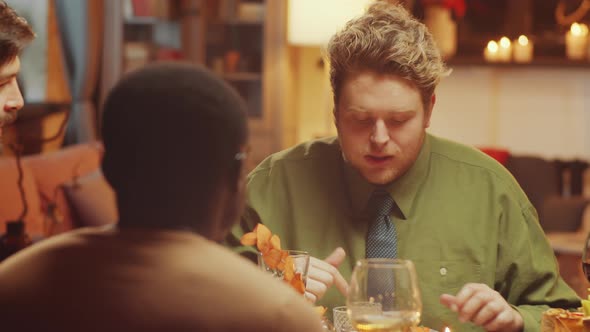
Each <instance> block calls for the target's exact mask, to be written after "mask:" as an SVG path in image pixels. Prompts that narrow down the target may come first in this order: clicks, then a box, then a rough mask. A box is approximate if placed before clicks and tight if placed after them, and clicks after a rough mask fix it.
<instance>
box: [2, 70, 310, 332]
mask: <svg viewBox="0 0 590 332" xmlns="http://www.w3.org/2000/svg"><path fill="white" fill-rule="evenodd" d="M103 114H104V116H103V126H102V137H103V140H104V147H105V154H104V159H103V163H102V169H103V172H104V175H105V177H106V179H107V180H108V182H109V183H110V184H111V185H112V187H113V189H114V190H115V192H116V194H117V206H118V209H119V216H120V219H119V222H118V225H117V226H116V227H114V228H106V229H83V230H78V231H74V232H71V233H69V234H64V235H61V236H57V237H54V238H50V239H47V240H44V241H43V242H41V243H39V244H37V245H36V246H33V247H30V248H28V249H26V250H24V251H22V252H20V253H18V254H16V255H14V256H12V257H10V258H9V259H7V260H6V261H5V262H3V263H2V264H1V265H0V308H2V310H0V322H1V324H2V327H3V328H6V329H7V330H10V331H12V330H21V331H35V330H37V331H312V332H313V331H321V326H320V319H319V316H318V315H317V314H316V313H315V312H314V311H313V308H312V307H311V305H310V304H309V303H306V302H305V300H304V298H303V296H301V295H300V294H297V293H296V292H295V291H294V290H293V289H291V288H289V287H288V286H286V284H283V283H281V282H280V281H278V280H275V279H273V278H272V277H271V276H270V274H266V273H263V272H262V271H260V270H258V269H257V268H256V266H254V265H252V264H251V263H250V262H248V261H247V260H245V259H243V258H241V257H239V256H238V255H235V254H234V253H232V252H231V251H229V250H228V249H226V248H223V247H222V246H221V245H219V244H217V243H216V242H219V241H221V240H222V239H223V238H224V237H225V236H226V234H227V233H228V231H229V229H230V227H231V225H232V224H233V223H234V221H235V220H236V219H237V217H238V216H239V215H240V214H241V211H242V208H243V204H244V186H245V171H244V157H245V155H246V146H247V120H246V115H245V111H244V104H243V101H242V100H241V98H240V97H239V96H238V95H237V93H236V92H235V91H234V90H233V89H231V88H230V87H229V86H228V85H227V84H226V83H225V82H223V81H222V80H221V79H219V78H217V77H215V76H213V75H212V74H211V73H210V72H209V71H207V70H206V69H204V68H201V67H195V66H191V65H184V64H159V65H153V66H150V67H147V68H145V69H142V70H139V71H137V72H134V73H132V74H130V75H129V76H127V77H126V78H124V79H123V80H122V81H121V82H119V83H118V84H117V85H116V86H115V88H114V89H113V90H112V91H111V92H110V94H109V96H108V98H107V100H106V102H105V106H104V112H103Z"/></svg>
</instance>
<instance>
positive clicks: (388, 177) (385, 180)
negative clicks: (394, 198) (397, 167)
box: [361, 170, 398, 185]
mask: <svg viewBox="0 0 590 332" xmlns="http://www.w3.org/2000/svg"><path fill="white" fill-rule="evenodd" d="M361 174H362V175H363V177H364V178H365V180H367V181H368V182H369V183H371V184H374V185H385V184H389V183H391V182H393V181H395V179H397V178H398V172H396V171H394V170H387V171H384V172H374V171H364V172H361Z"/></svg>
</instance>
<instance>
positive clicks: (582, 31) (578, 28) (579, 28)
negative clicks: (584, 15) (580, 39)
mask: <svg viewBox="0 0 590 332" xmlns="http://www.w3.org/2000/svg"><path fill="white" fill-rule="evenodd" d="M570 32H571V33H572V35H574V36H585V35H587V34H588V26H587V25H586V24H584V23H578V22H574V23H572V26H571V27H570Z"/></svg>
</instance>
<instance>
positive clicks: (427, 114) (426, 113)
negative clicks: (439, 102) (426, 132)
mask: <svg viewBox="0 0 590 332" xmlns="http://www.w3.org/2000/svg"><path fill="white" fill-rule="evenodd" d="M435 103H436V94H435V93H433V94H432V97H430V105H428V109H425V110H424V128H428V127H430V118H431V117H432V110H433V109H434V104H435Z"/></svg>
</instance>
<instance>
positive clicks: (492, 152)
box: [479, 147, 510, 166]
mask: <svg viewBox="0 0 590 332" xmlns="http://www.w3.org/2000/svg"><path fill="white" fill-rule="evenodd" d="M479 149H480V150H481V151H482V152H483V153H485V154H487V155H488V156H490V157H492V158H494V159H496V161H498V162H499V163H500V164H502V165H504V166H506V162H507V161H508V157H510V152H509V151H508V150H504V149H496V148H488V147H480V148H479Z"/></svg>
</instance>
